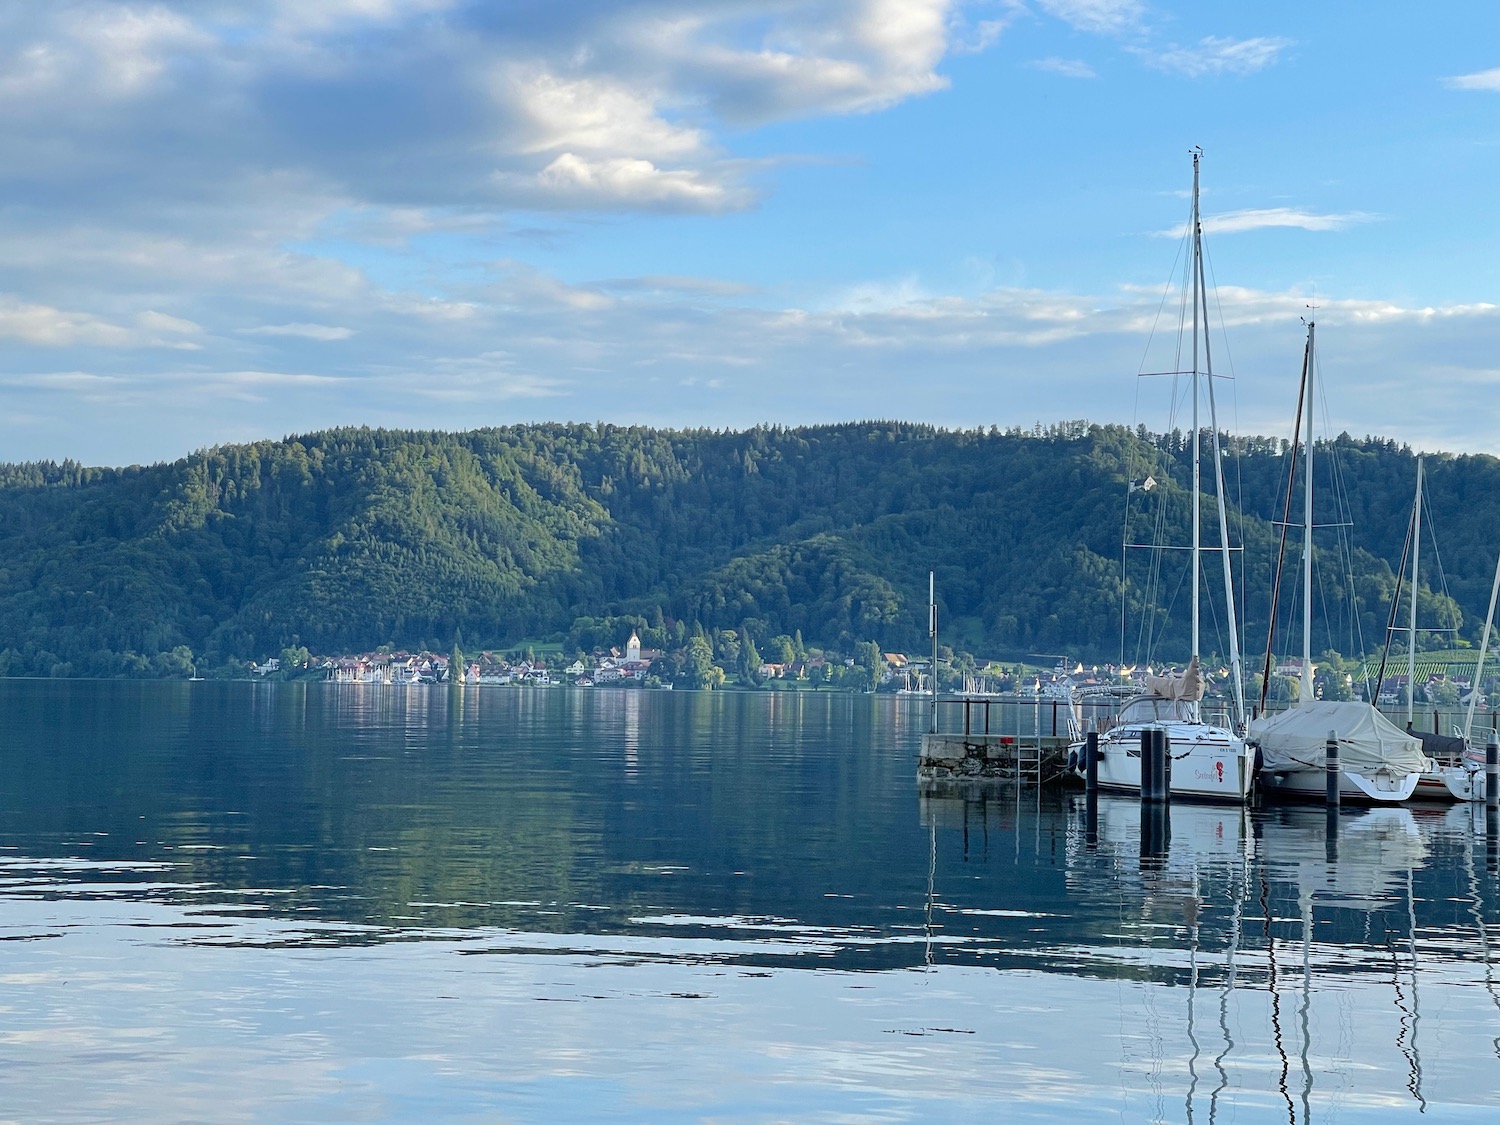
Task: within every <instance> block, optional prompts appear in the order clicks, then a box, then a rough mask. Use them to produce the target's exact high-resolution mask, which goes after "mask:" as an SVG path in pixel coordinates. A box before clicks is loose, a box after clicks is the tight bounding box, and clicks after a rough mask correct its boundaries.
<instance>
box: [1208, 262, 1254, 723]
mask: <svg viewBox="0 0 1500 1125" xmlns="http://www.w3.org/2000/svg"><path fill="white" fill-rule="evenodd" d="M1198 293H1199V295H1200V299H1201V301H1202V303H1203V367H1204V370H1205V373H1206V378H1207V379H1208V426H1209V431H1210V432H1211V433H1212V434H1213V447H1214V495H1215V497H1216V498H1217V499H1218V502H1219V503H1218V511H1219V552H1220V555H1221V556H1222V561H1223V564H1224V605H1225V606H1226V607H1227V608H1228V613H1227V616H1228V618H1229V674H1230V675H1231V676H1232V677H1233V678H1234V706H1235V714H1234V719H1235V724H1236V725H1237V726H1240V727H1242V728H1243V724H1244V722H1245V671H1244V668H1243V667H1242V666H1241V662H1240V626H1239V620H1238V615H1237V614H1236V612H1235V605H1234V570H1233V568H1232V566H1231V565H1230V550H1229V514H1228V512H1227V511H1226V508H1225V502H1224V450H1223V449H1222V448H1221V447H1220V445H1219V409H1218V403H1217V402H1216V400H1215V398H1214V357H1213V347H1212V345H1211V343H1210V338H1209V333H1208V279H1207V278H1206V277H1205V276H1204V271H1203V256H1202V255H1201V254H1200V255H1199V256H1198Z"/></svg>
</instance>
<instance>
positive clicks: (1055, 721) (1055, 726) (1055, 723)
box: [1052, 699, 1057, 738]
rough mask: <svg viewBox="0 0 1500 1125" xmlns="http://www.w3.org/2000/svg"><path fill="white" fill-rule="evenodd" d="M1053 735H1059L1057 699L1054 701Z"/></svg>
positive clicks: (1054, 736)
mask: <svg viewBox="0 0 1500 1125" xmlns="http://www.w3.org/2000/svg"><path fill="white" fill-rule="evenodd" d="M1052 737H1053V738H1056V737H1057V700H1055V699H1054V700H1053V701H1052Z"/></svg>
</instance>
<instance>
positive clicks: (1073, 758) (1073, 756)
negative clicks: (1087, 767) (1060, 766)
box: [1068, 748, 1080, 773]
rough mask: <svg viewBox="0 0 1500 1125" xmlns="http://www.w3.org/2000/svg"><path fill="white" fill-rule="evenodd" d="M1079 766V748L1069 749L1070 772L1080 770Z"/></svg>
mask: <svg viewBox="0 0 1500 1125" xmlns="http://www.w3.org/2000/svg"><path fill="white" fill-rule="evenodd" d="M1079 767H1080V763H1079V761H1078V751H1077V749H1076V748H1075V749H1071V750H1069V751H1068V772H1069V773H1077V772H1078V770H1079Z"/></svg>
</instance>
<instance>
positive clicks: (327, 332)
mask: <svg viewBox="0 0 1500 1125" xmlns="http://www.w3.org/2000/svg"><path fill="white" fill-rule="evenodd" d="M237 331H238V332H239V334H240V335H242V336H291V337H295V338H297V339H301V340H324V341H333V340H347V339H349V337H351V336H353V335H354V329H352V328H339V327H335V326H334V325H330V324H300V323H294V324H263V325H261V326H260V327H258V328H240V329H237Z"/></svg>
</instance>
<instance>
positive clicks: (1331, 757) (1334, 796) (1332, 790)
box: [1323, 730, 1339, 808]
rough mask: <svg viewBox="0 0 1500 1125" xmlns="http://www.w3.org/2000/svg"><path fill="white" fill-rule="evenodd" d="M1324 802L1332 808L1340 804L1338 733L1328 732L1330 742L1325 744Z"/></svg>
mask: <svg viewBox="0 0 1500 1125" xmlns="http://www.w3.org/2000/svg"><path fill="white" fill-rule="evenodd" d="M1323 782H1324V790H1323V800H1324V801H1326V802H1327V803H1328V806H1329V807H1330V808H1337V807H1338V803H1339V736H1338V732H1337V731H1332V730H1331V731H1329V732H1328V741H1327V742H1326V743H1324V744H1323Z"/></svg>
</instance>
